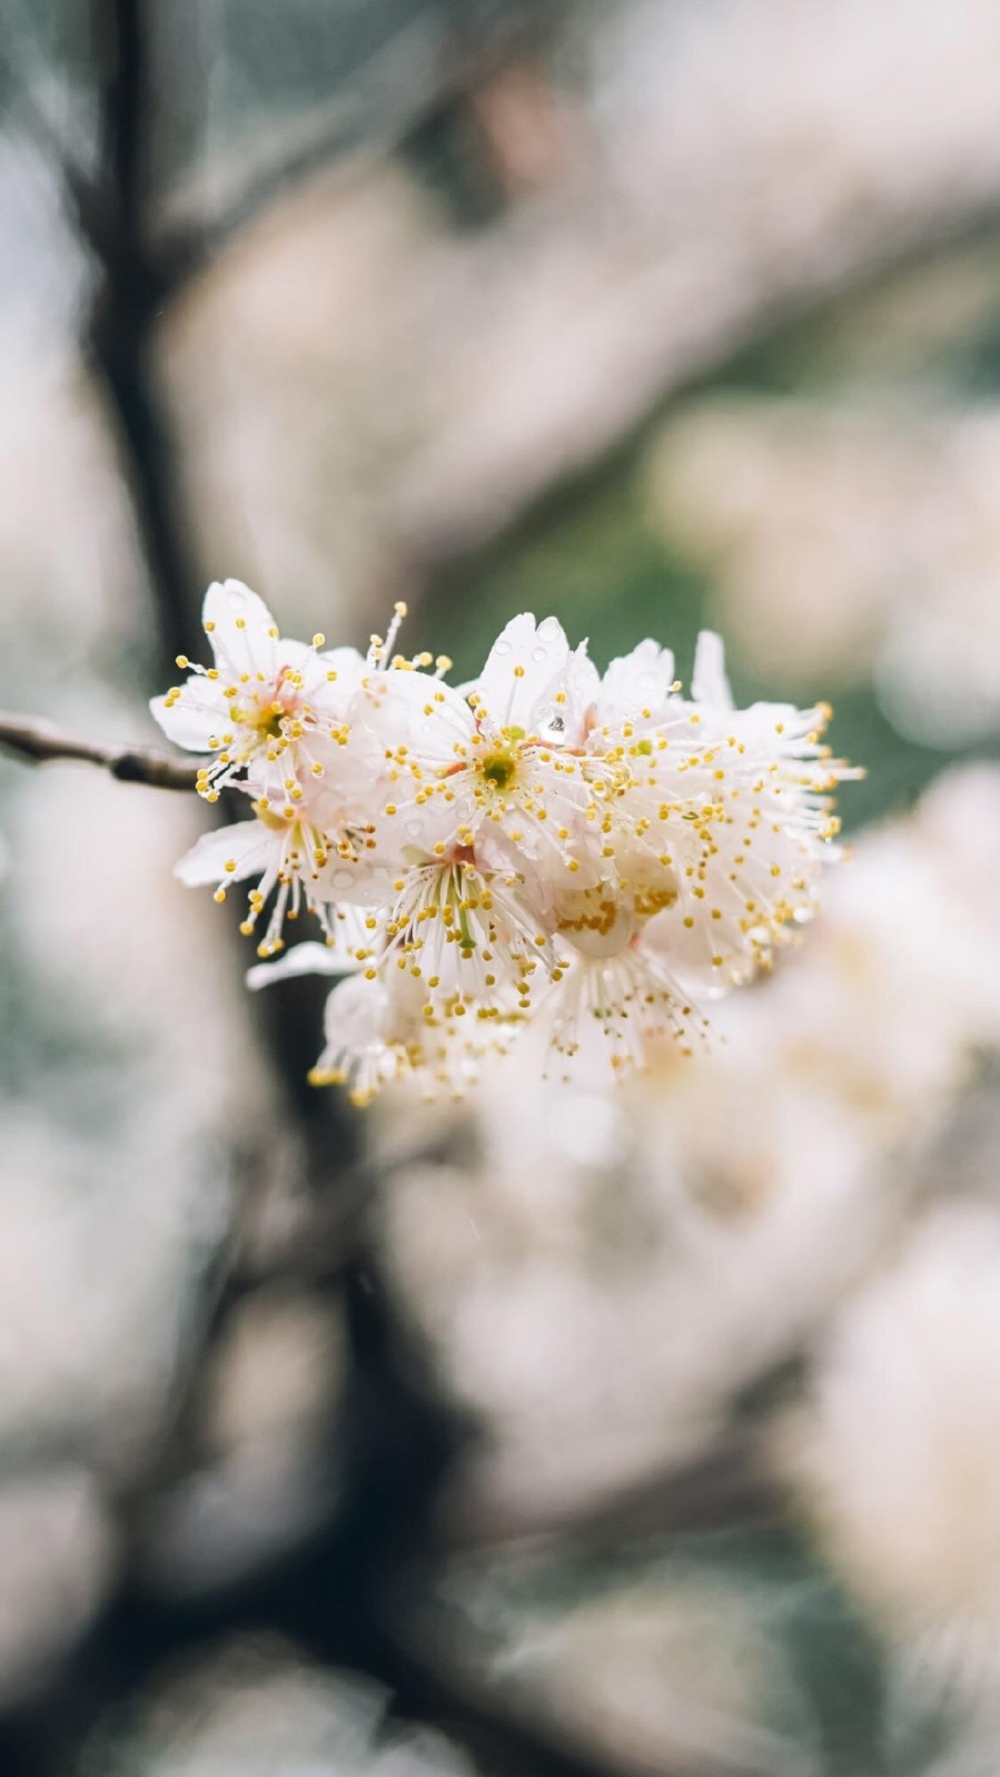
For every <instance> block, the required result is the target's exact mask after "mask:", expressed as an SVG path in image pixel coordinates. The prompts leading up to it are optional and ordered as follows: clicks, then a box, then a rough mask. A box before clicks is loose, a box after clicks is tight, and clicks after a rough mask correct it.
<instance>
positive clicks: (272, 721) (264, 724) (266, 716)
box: [253, 704, 285, 740]
mask: <svg viewBox="0 0 1000 1777" xmlns="http://www.w3.org/2000/svg"><path fill="white" fill-rule="evenodd" d="M284 715H285V711H284V710H283V709H280V710H279V709H275V707H274V705H273V704H267V705H265V707H264V708H263V709H262V710H260V711H259V712H258V714H257V715H256V716H255V717H254V721H253V726H254V728H256V730H257V733H258V734H261V735H264V734H266V735H267V736H268V737H269V739H271V740H277V739H278V738H279V737H280V735H281V721H282V717H283V716H284Z"/></svg>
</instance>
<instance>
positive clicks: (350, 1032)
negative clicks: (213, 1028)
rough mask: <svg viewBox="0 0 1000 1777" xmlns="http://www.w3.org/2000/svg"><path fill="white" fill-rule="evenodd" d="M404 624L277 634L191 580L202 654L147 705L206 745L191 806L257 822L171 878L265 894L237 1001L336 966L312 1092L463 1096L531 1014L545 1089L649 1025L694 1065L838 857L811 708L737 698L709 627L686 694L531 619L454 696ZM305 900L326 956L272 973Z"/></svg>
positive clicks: (214, 840) (664, 656) (251, 910)
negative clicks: (688, 1052)
mask: <svg viewBox="0 0 1000 1777" xmlns="http://www.w3.org/2000/svg"><path fill="white" fill-rule="evenodd" d="M404 615H405V609H404V607H402V606H397V607H396V615H395V618H394V620H393V623H392V625H391V627H390V630H389V633H388V635H387V636H386V637H385V638H382V637H379V636H373V637H372V641H371V646H370V648H369V650H368V653H367V654H366V655H362V654H360V653H358V652H357V651H356V650H355V649H353V648H334V649H327V648H326V645H325V638H324V637H323V636H321V635H317V636H314V637H313V640H312V642H311V644H309V645H306V644H305V643H303V642H296V641H290V640H287V639H285V638H283V637H282V636H281V635H280V634H279V631H278V628H277V626H276V624H275V623H274V620H273V618H272V617H271V614H270V612H269V611H268V610H267V607H266V606H265V605H264V604H263V603H262V601H261V600H260V599H259V598H258V597H257V596H256V594H254V593H252V592H250V591H249V589H248V588H247V587H245V586H242V585H241V584H240V583H239V582H238V581H234V580H227V581H226V582H225V583H224V584H222V585H220V584H215V585H213V586H211V587H210V588H209V591H208V593H207V595H206V598H205V608H204V626H205V630H206V633H207V635H208V637H209V640H210V642H211V645H212V650H213V653H214V656H215V659H214V664H213V665H212V666H210V667H208V668H204V667H198V666H194V667H191V668H190V677H189V678H187V680H186V681H185V683H184V684H183V685H180V686H176V687H174V688H173V689H172V690H170V691H168V692H167V694H166V696H165V697H160V698H157V699H155V700H154V702H153V705H152V708H153V713H154V715H155V716H156V719H157V721H158V722H159V723H160V725H161V727H162V728H163V729H164V731H165V733H166V734H167V735H168V736H169V737H170V739H171V740H173V741H175V742H176V743H177V744H178V745H180V746H182V747H186V748H189V749H190V750H192V751H194V752H197V753H201V754H203V755H205V756H206V759H207V761H208V762H207V763H206V764H205V765H204V766H203V767H202V768H201V769H200V772H199V778H198V787H199V789H200V790H201V792H202V794H203V795H204V796H205V798H206V799H207V800H208V801H210V802H214V801H216V800H217V799H218V797H219V794H220V792H221V791H222V789H223V788H224V787H228V788H231V789H233V790H237V791H240V792H242V793H243V794H245V795H246V796H247V798H248V803H249V808H250V810H251V811H252V815H253V818H252V819H250V820H246V821H240V822H238V823H237V824H235V825H230V826H226V827H222V828H220V829H218V830H216V831H214V832H211V833H209V834H207V835H206V836H205V837H204V838H203V839H201V840H200V841H199V842H198V844H197V845H196V846H195V847H194V849H193V850H192V851H191V852H190V853H189V854H188V855H187V857H185V858H183V859H182V860H181V863H180V864H179V865H178V874H179V875H180V877H181V879H182V881H184V882H186V883H190V884H197V883H215V884H216V885H217V886H216V890H215V894H216V899H217V900H223V899H225V896H226V892H227V889H228V887H229V885H230V884H232V883H235V882H239V881H241V880H243V879H246V878H254V877H256V878H259V881H258V882H257V886H256V887H254V888H251V890H250V892H249V905H248V910H247V916H246V919H245V920H244V922H243V927H242V929H243V931H244V932H246V933H247V934H250V933H256V934H257V936H258V940H259V942H258V952H259V954H260V955H261V956H262V957H263V958H264V959H265V962H264V963H263V964H262V965H261V966H259V967H257V968H254V969H252V970H251V971H250V976H249V980H250V983H251V985H252V986H260V985H263V983H264V982H265V981H269V980H273V979H275V978H277V977H278V976H279V975H281V974H296V973H303V972H306V971H310V970H317V971H321V972H325V973H328V974H335V975H341V976H346V977H347V979H343V980H341V981H340V982H339V983H338V985H337V986H336V987H335V988H334V989H333V992H332V993H331V995H330V999H329V1003H328V1008H327V1015H326V1038H327V1042H326V1048H325V1050H324V1052H323V1054H322V1056H321V1057H320V1060H319V1063H318V1066H317V1067H316V1068H315V1069H314V1072H313V1075H312V1078H313V1079H314V1080H315V1081H316V1082H317V1083H325V1082H328V1081H336V1082H346V1083H347V1084H348V1085H349V1086H350V1088H351V1090H352V1093H353V1095H354V1096H355V1097H356V1098H357V1099H359V1100H361V1101H365V1100H367V1099H369V1098H370V1097H372V1096H373V1094H374V1093H375V1092H376V1091H377V1090H378V1089H379V1087H380V1086H382V1085H383V1084H385V1083H386V1082H387V1081H389V1080H391V1079H395V1078H397V1077H398V1076H400V1075H402V1074H411V1075H417V1076H418V1077H419V1078H420V1080H421V1081H422V1082H423V1083H424V1084H426V1085H428V1086H430V1087H434V1086H442V1085H443V1086H446V1087H448V1088H450V1089H452V1090H461V1089H462V1087H463V1086H464V1085H466V1084H467V1083H469V1082H470V1081H471V1080H474V1079H475V1078H476V1076H477V1073H478V1069H479V1065H480V1063H481V1061H482V1058H483V1056H484V1055H485V1054H486V1053H488V1052H489V1051H490V1050H496V1049H500V1050H503V1049H505V1048H506V1047H507V1046H508V1045H509V1044H510V1043H511V1042H512V1041H513V1040H514V1039H515V1038H516V1036H517V1034H518V1032H519V1031H520V1030H521V1029H522V1028H523V1026H524V1025H525V1023H526V1022H527V1021H528V1020H529V1019H531V1018H533V1017H534V1016H536V1015H537V1016H540V1017H542V1018H544V1019H545V1020H546V1021H547V1023H548V1028H549V1033H550V1043H551V1050H552V1052H553V1054H554V1056H555V1057H556V1058H557V1060H558V1062H559V1066H560V1071H562V1072H566V1071H568V1070H569V1069H570V1067H571V1065H573V1064H575V1065H576V1066H578V1067H579V1066H583V1067H585V1068H589V1067H592V1066H594V1065H596V1066H598V1067H600V1068H602V1069H609V1070H611V1071H612V1072H613V1073H615V1074H617V1073H620V1072H621V1071H623V1070H625V1069H627V1068H629V1067H631V1066H634V1065H638V1064H641V1062H642V1060H643V1054H644V1047H645V1044H646V1042H647V1039H649V1038H650V1037H652V1036H655V1035H660V1034H663V1033H664V1032H666V1033H672V1034H673V1035H674V1036H675V1037H676V1038H677V1040H678V1041H679V1043H680V1045H681V1046H682V1048H684V1049H690V1047H691V1044H692V1041H693V1040H694V1039H695V1038H696V1036H697V1035H698V1034H699V1032H700V1031H701V1030H702V1029H703V1028H704V1020H703V1018H702V1015H701V1014H700V1013H699V1012H697V1011H696V1010H695V1007H696V1003H697V1002H698V1000H699V999H703V998H704V997H705V996H706V995H709V994H712V993H714V992H717V991H718V990H720V989H722V988H725V987H728V986H731V985H734V984H737V983H740V982H744V981H746V980H748V979H749V978H750V977H751V976H752V975H753V974H754V973H755V971H756V970H757V969H758V968H760V967H761V966H766V965H767V964H768V963H769V961H770V959H771V956H772V953H773V951H774V948H775V946H776V945H778V944H780V943H782V942H784V941H785V940H786V939H787V938H788V936H789V935H790V933H792V932H793V931H794V929H795V928H796V926H798V925H799V924H801V923H802V922H803V921H804V920H806V919H808V918H809V917H810V915H811V914H812V913H813V912H814V910H815V907H816V899H817V882H818V877H819V873H820V868H821V866H822V864H823V863H824V862H826V861H829V860H830V859H832V858H835V857H836V856H837V855H838V851H837V847H836V845H835V843H834V840H835V835H836V832H837V821H836V819H835V817H834V816H833V814H832V813H831V805H830V799H829V791H830V790H831V789H832V788H833V787H834V786H835V784H836V783H837V782H838V780H840V779H842V778H844V777H845V776H847V775H850V774H849V773H848V771H847V768H846V767H845V766H844V765H842V764H841V763H840V762H839V761H835V760H831V758H830V757H829V749H828V748H827V747H825V746H824V745H823V744H822V740H821V736H822V732H823V729H824V726H825V723H826V720H827V717H828V715H829V711H828V710H826V709H825V708H823V707H819V708H815V709H809V710H797V709H795V708H793V707H791V706H786V705H777V704H755V705H753V706H752V707H751V708H749V709H745V710H737V709H735V708H734V706H733V700H732V697H731V695H730V691H729V686H728V684H727V681H726V677H725V671H724V666H723V657H722V645H721V642H720V641H719V638H718V637H717V636H715V635H713V634H711V633H707V632H706V633H705V634H703V635H702V636H701V637H700V639H699V642H698V649H697V655H696V659H695V669H694V677H693V681H692V687H691V695H690V697H684V696H682V694H681V687H680V685H679V683H678V682H677V681H676V680H675V678H674V662H673V656H672V654H671V653H670V652H669V650H668V649H665V648H661V647H659V646H658V644H657V643H656V642H653V641H645V642H641V643H640V644H639V646H638V647H637V648H634V649H633V650H632V652H631V653H630V654H627V655H625V656H623V657H622V658H621V659H618V660H614V661H612V663H611V665H610V666H609V668H608V670H607V672H606V673H604V675H603V677H602V676H601V674H599V673H598V671H597V669H596V668H595V666H594V665H593V663H592V662H591V661H590V660H589V658H588V656H587V649H586V644H585V643H583V644H581V645H580V646H579V647H577V648H571V647H570V645H569V643H568V641H567V639H566V636H565V634H564V633H563V630H562V627H561V625H560V624H559V623H558V622H557V621H556V620H555V618H553V617H548V618H546V619H545V620H544V621H543V622H541V623H536V621H535V619H534V617H532V616H528V615H522V616H520V617H515V618H514V619H513V620H512V622H510V623H508V625H507V627H506V628H505V629H504V631H503V633H502V635H500V637H499V638H498V639H497V641H496V642H495V643H494V645H493V648H492V649H491V651H490V655H489V658H488V660H487V661H486V664H485V666H484V668H483V670H482V672H481V674H480V676H479V677H478V678H477V679H476V680H474V681H473V682H472V683H470V684H467V685H463V686H461V687H455V686H452V685H449V684H448V683H447V682H446V680H445V674H446V673H447V672H448V671H449V670H450V666H451V663H450V661H448V660H447V659H445V658H443V657H441V658H439V659H438V660H436V661H435V660H433V659H432V658H431V656H430V655H427V654H418V655H416V656H415V657H414V658H407V657H404V656H403V655H401V654H395V653H394V652H393V649H394V646H395V642H396V637H397V634H398V630H399V625H400V621H401V619H402V617H403V616H404ZM178 664H179V665H180V666H181V667H183V668H185V669H187V668H188V667H189V666H190V663H189V662H188V661H187V659H185V658H183V657H182V658H181V659H180V661H179V663H178ZM303 908H305V909H306V910H308V911H309V912H310V913H312V914H314V915H315V916H316V918H317V920H318V921H319V924H320V927H321V929H322V933H323V936H324V938H325V944H318V943H303V944H297V945H295V946H294V947H292V948H291V949H290V950H288V951H287V952H286V954H285V955H284V956H283V957H281V958H280V959H279V960H278V961H274V960H270V959H273V958H275V957H277V956H278V953H279V952H281V951H282V950H283V949H284V941H283V937H282V932H283V928H284V923H285V921H286V919H294V918H296V917H297V916H298V915H299V914H300V912H301V911H302V910H303Z"/></svg>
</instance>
